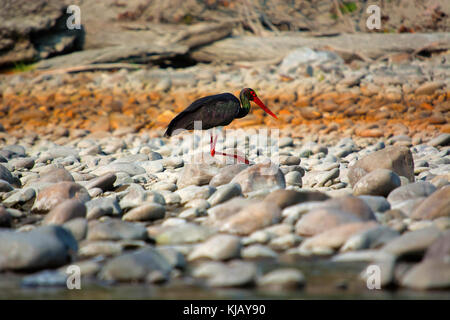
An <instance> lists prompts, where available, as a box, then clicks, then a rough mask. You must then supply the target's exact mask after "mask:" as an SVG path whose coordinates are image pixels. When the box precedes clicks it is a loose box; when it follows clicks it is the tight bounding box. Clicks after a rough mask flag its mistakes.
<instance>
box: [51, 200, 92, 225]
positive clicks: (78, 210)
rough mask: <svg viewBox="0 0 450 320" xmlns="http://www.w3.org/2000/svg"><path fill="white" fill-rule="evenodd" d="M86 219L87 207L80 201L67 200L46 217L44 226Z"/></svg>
mask: <svg viewBox="0 0 450 320" xmlns="http://www.w3.org/2000/svg"><path fill="white" fill-rule="evenodd" d="M85 217H86V206H85V205H84V204H83V203H82V202H80V201H78V200H66V201H64V202H62V203H60V204H58V205H57V206H56V207H54V208H53V209H52V210H50V212H49V213H48V214H47V215H46V216H45V218H44V220H43V222H42V223H43V224H59V225H61V224H64V223H65V222H67V221H69V220H72V219H76V218H85Z"/></svg>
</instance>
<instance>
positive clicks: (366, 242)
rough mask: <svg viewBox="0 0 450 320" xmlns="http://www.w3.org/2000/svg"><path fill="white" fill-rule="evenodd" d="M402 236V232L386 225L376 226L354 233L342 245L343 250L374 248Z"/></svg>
mask: <svg viewBox="0 0 450 320" xmlns="http://www.w3.org/2000/svg"><path fill="white" fill-rule="evenodd" d="M399 236H400V233H399V232H398V231H396V230H393V229H391V228H389V227H385V226H376V227H374V228H371V229H369V230H364V231H362V232H358V233H356V234H354V235H352V236H351V237H350V238H348V239H347V241H346V242H345V244H344V245H343V246H342V248H341V251H355V250H365V249H374V248H380V247H382V246H384V245H385V244H386V243H388V242H390V241H391V240H393V239H395V238H397V237H399Z"/></svg>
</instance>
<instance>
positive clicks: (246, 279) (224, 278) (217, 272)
mask: <svg viewBox="0 0 450 320" xmlns="http://www.w3.org/2000/svg"><path fill="white" fill-rule="evenodd" d="M193 276H194V277H196V278H206V280H207V284H208V285H209V286H211V287H243V286H247V287H248V286H250V285H253V284H254V283H255V281H256V267H255V265H254V264H253V263H251V262H243V261H239V260H233V261H231V262H228V263H222V262H205V263H202V264H201V265H200V266H198V267H197V268H195V269H194V271H193Z"/></svg>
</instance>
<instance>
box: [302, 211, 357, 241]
mask: <svg viewBox="0 0 450 320" xmlns="http://www.w3.org/2000/svg"><path fill="white" fill-rule="evenodd" d="M361 221H362V220H361V219H360V218H358V217H357V216H356V215H353V214H351V213H348V212H345V211H341V210H338V209H334V208H324V209H315V210H313V211H311V212H308V213H307V214H305V215H303V216H302V217H301V218H300V220H298V222H297V223H296V225H295V232H296V234H298V235H300V236H314V235H316V234H319V233H322V232H324V231H326V230H329V229H331V228H334V227H337V226H339V225H342V224H346V223H351V222H361Z"/></svg>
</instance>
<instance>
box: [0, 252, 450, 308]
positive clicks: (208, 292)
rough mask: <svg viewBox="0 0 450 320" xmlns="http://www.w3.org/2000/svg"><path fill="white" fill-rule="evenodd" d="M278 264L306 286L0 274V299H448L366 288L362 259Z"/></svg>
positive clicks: (264, 265) (444, 294)
mask: <svg viewBox="0 0 450 320" xmlns="http://www.w3.org/2000/svg"><path fill="white" fill-rule="evenodd" d="M258 266H259V268H260V270H261V271H262V272H267V271H268V270H271V269H273V267H274V266H275V265H274V264H273V261H272V262H271V261H270V260H267V261H260V262H258ZM278 266H279V265H278ZM282 266H283V267H290V268H291V267H294V268H299V269H300V270H301V271H302V272H303V273H304V275H305V277H306V279H307V284H306V286H305V287H303V288H299V289H296V290H288V291H286V290H284V291H274V290H267V289H266V290H262V289H258V288H254V287H252V288H238V289H236V288H233V289H222V288H208V287H206V286H198V284H197V285H193V282H194V281H193V279H190V278H186V277H184V278H182V279H173V280H172V281H171V282H170V283H169V284H166V285H153V284H145V283H131V284H116V285H112V284H107V283H102V282H99V281H96V280H91V281H89V280H87V281H86V280H82V288H81V290H68V289H67V288H65V287H39V288H27V287H22V286H21V285H20V281H21V278H22V276H23V275H18V274H2V275H1V276H0V299H132V300H135V299H450V292H449V291H415V290H408V289H397V290H392V289H390V290H387V289H386V290H369V289H367V287H366V284H365V281H363V280H361V279H360V278H359V274H360V273H361V271H362V270H364V268H365V267H366V264H359V263H334V262H330V261H327V260H320V259H319V260H308V259H306V260H305V259H301V260H299V259H293V258H288V259H284V260H283V261H282Z"/></svg>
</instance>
